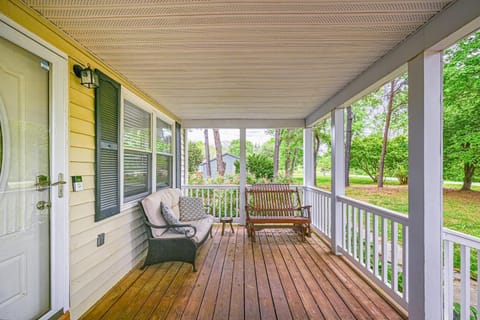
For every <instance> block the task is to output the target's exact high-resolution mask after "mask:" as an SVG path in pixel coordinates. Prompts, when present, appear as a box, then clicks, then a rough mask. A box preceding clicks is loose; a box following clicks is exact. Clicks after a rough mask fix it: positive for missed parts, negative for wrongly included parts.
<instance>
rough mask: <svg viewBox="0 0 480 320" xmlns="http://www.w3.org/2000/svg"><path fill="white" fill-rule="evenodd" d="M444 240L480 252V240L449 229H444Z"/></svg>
mask: <svg viewBox="0 0 480 320" xmlns="http://www.w3.org/2000/svg"><path fill="white" fill-rule="evenodd" d="M443 240H448V241H453V242H456V243H458V244H461V245H464V246H467V247H470V248H474V249H477V250H480V238H477V237H474V236H471V235H469V234H465V233H462V232H459V231H455V230H451V229H448V228H443Z"/></svg>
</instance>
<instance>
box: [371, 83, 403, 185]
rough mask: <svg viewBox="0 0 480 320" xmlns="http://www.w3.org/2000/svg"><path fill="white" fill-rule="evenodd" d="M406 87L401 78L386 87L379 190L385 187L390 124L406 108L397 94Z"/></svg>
mask: <svg viewBox="0 0 480 320" xmlns="http://www.w3.org/2000/svg"><path fill="white" fill-rule="evenodd" d="M405 85H406V78H405V77H403V78H402V77H400V78H396V79H393V80H391V81H390V82H389V83H388V84H386V85H385V86H384V96H385V104H386V112H385V125H384V129H383V141H382V152H381V154H380V161H379V165H378V181H377V185H378V187H379V188H382V187H383V176H384V171H385V157H386V155H387V145H388V135H389V130H390V122H391V120H392V115H393V113H394V112H395V110H397V109H398V108H399V107H401V106H402V105H403V106H405V103H403V104H402V103H401V102H405V101H400V103H399V101H398V100H399V99H396V97H397V94H398V93H399V92H400V91H401V90H403V88H404V87H405Z"/></svg>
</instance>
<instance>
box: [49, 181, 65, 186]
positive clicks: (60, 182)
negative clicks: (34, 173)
mask: <svg viewBox="0 0 480 320" xmlns="http://www.w3.org/2000/svg"><path fill="white" fill-rule="evenodd" d="M60 184H67V181H57V182H54V183H52V184H51V186H58V185H60Z"/></svg>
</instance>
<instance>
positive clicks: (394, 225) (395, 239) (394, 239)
mask: <svg viewBox="0 0 480 320" xmlns="http://www.w3.org/2000/svg"><path fill="white" fill-rule="evenodd" d="M391 227H392V231H391V232H392V240H391V242H390V243H391V246H392V247H391V250H392V260H391V265H392V289H393V291H395V292H398V278H397V277H398V224H397V223H396V222H395V221H392V224H391Z"/></svg>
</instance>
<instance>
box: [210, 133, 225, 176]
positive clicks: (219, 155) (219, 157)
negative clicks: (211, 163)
mask: <svg viewBox="0 0 480 320" xmlns="http://www.w3.org/2000/svg"><path fill="white" fill-rule="evenodd" d="M213 140H215V150H216V152H217V172H218V175H219V176H222V177H223V176H224V175H225V162H223V156H222V141H221V140H220V132H219V131H218V129H213Z"/></svg>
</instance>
